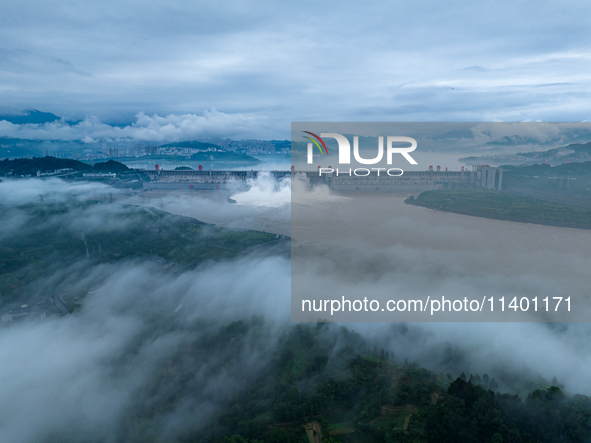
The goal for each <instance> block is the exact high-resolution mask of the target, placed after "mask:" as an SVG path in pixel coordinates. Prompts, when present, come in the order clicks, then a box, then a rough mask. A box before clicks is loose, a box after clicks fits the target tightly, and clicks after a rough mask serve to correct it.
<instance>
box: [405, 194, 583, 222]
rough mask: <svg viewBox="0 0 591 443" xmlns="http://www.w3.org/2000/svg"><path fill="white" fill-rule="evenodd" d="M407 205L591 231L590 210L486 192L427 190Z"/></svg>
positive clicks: (515, 195) (409, 200)
mask: <svg viewBox="0 0 591 443" xmlns="http://www.w3.org/2000/svg"><path fill="white" fill-rule="evenodd" d="M404 202H405V203H406V204H410V205H414V206H421V207H424V208H428V209H434V210H438V211H444V212H452V213H454V214H460V215H469V216H472V217H482V218H489V219H494V220H505V221H512V222H518V223H530V224H538V225H545V226H555V227H562V228H575V229H591V210H589V209H582V208H577V207H574V206H569V205H564V204H560V203H554V202H549V201H545V200H541V199H537V198H533V197H525V196H522V195H518V194H512V193H507V192H496V191H489V190H484V189H459V190H458V189H454V190H436V191H427V192H423V193H421V194H419V195H418V196H417V197H414V196H413V197H409V198H407V199H406V200H405V201H404Z"/></svg>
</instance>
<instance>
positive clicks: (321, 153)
mask: <svg viewBox="0 0 591 443" xmlns="http://www.w3.org/2000/svg"><path fill="white" fill-rule="evenodd" d="M302 132H305V133H306V134H310V135H311V136H312V137H314V138H316V140H318V141H319V142H320V143H322V146H324V151H323V150H322V148H321V147H320V145H319V144H318V142H317V141H316V140H314V139H313V138H311V137H307V136H305V135H304V136H303V137H304V138H305V139H308V140H310V141H311V142H313V143H314V144H315V145H316V146H318V149H319V150H320V155H324V153H325V152H326V155H328V149H327V148H326V145H325V144H324V141H323V140H322V139H321V138H320V137H318V136H317V135H316V134H314V133H313V132H309V131H302Z"/></svg>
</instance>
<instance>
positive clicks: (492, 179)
mask: <svg viewBox="0 0 591 443" xmlns="http://www.w3.org/2000/svg"><path fill="white" fill-rule="evenodd" d="M142 172H144V173H145V174H146V175H147V176H148V177H149V178H150V181H146V182H144V184H143V187H144V190H184V191H189V190H218V189H220V190H223V189H232V190H235V189H236V188H237V187H238V188H240V187H245V188H246V187H248V186H249V180H252V179H256V178H257V177H260V176H261V175H263V174H269V175H271V176H272V177H274V178H275V179H276V180H281V179H283V178H285V177H291V176H292V175H295V174H304V175H305V176H306V177H307V179H308V181H309V183H310V186H317V185H322V184H325V185H327V186H329V187H330V189H332V190H334V191H337V192H356V191H361V192H384V193H388V192H423V191H428V190H431V189H451V188H455V187H459V186H462V185H475V186H480V187H483V188H487V189H498V190H500V189H501V188H502V182H503V170H502V169H501V168H494V167H490V166H488V165H483V166H479V167H478V168H474V169H472V170H470V171H465V170H464V169H463V168H462V170H461V171H439V170H436V171H434V170H433V169H432V168H430V169H429V170H428V171H405V172H404V173H403V174H402V175H401V176H397V177H393V176H388V175H387V174H386V172H385V171H381V172H379V171H370V172H369V174H367V175H364V176H355V175H348V174H343V173H342V172H339V174H338V175H337V173H336V171H335V172H330V173H324V172H323V173H322V175H320V174H319V173H318V171H296V170H287V171H268V172H266V171H255V170H250V171H221V170H209V171H195V170H174V171H171V170H162V169H157V170H144V171H142Z"/></svg>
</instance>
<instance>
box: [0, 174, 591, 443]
mask: <svg viewBox="0 0 591 443" xmlns="http://www.w3.org/2000/svg"><path fill="white" fill-rule="evenodd" d="M289 187H290V182H289V181H284V182H281V183H273V182H272V180H270V179H269V178H268V177H263V178H261V179H260V182H257V183H254V186H253V187H251V188H250V190H249V191H247V192H245V193H244V195H240V194H237V195H236V196H235V198H236V199H237V201H238V204H234V205H231V204H229V203H228V202H227V201H226V200H225V199H215V198H213V197H211V196H203V195H197V196H195V195H189V194H176V195H172V194H171V195H166V194H163V195H159V196H151V197H137V196H136V197H128V196H126V195H124V194H119V193H118V192H117V191H116V190H114V189H113V188H110V187H108V186H106V185H103V184H98V183H85V182H66V181H62V180H59V179H48V180H40V179H26V180H18V181H17V180H10V179H7V180H3V181H2V183H0V206H1V207H2V211H1V215H0V218H1V221H2V226H3V230H2V232H1V233H0V249H1V251H2V254H1V255H0V256H1V257H2V259H1V262H0V266H1V271H2V273H1V274H0V275H1V279H0V293H1V297H2V298H1V309H2V314H3V315H7V314H8V313H9V311H10V312H11V313H10V314H9V315H13V316H14V319H13V321H12V322H10V323H2V329H1V330H0V331H1V334H2V335H1V339H0V355H2V365H0V379H1V380H3V381H4V382H3V383H1V384H0V404H4V405H10V407H9V408H4V409H3V412H2V414H1V415H0V440H2V441H21V442H53V441H60V442H65V441H72V442H74V441H97V442H98V441H113V442H116V441H138V442H139V441H179V442H181V441H182V442H184V441H199V442H202V441H203V442H206V441H208V442H221V441H236V442H238V441H242V440H239V439H238V438H239V437H236V438H235V439H234V440H228V438H230V436H231V435H241V437H240V438H243V439H246V440H244V441H252V442H254V441H267V442H273V441H278V442H279V441H302V440H298V439H297V438H300V437H301V438H304V439H305V434H304V427H303V425H305V424H306V423H308V422H310V421H311V420H317V421H318V423H320V424H319V426H324V427H325V428H326V429H325V435H326V438H327V441H328V438H333V439H336V438H340V437H339V435H340V434H334V433H333V434H334V435H333V434H331V435H332V436H331V437H329V436H328V433H329V431H328V429H329V427H328V426H329V425H328V422H327V423H325V424H323V423H324V422H322V420H321V419H319V418H315V417H318V415H319V414H320V415H321V416H325V415H324V413H323V412H322V411H324V410H329V411H332V412H331V414H333V415H334V414H336V415H337V416H338V417H337V418H334V419H331V420H333V421H334V420H339V421H340V422H343V423H348V422H349V421H352V420H353V421H354V420H361V421H363V420H365V422H367V423H369V422H370V421H371V420H370V419H371V417H372V416H373V415H372V414H377V416H380V414H381V412H380V410H381V409H380V408H382V406H383V405H384V404H386V405H388V404H391V405H392V407H393V408H396V407H398V406H396V405H397V404H400V407H401V408H403V409H404V408H406V406H405V405H411V406H412V408H419V407H421V405H423V406H424V407H429V406H430V405H431V400H432V398H433V397H432V394H433V393H435V394H437V396H439V395H441V396H444V395H448V398H451V397H449V395H451V394H446V392H447V390H448V389H451V388H448V387H449V386H451V385H450V383H452V382H454V380H456V379H458V377H460V378H459V380H463V379H465V380H466V381H470V383H469V386H470V387H471V386H477V385H479V384H480V385H483V386H484V387H485V388H486V389H488V388H494V390H496V391H497V392H499V393H500V394H498V395H502V393H507V394H510V395H515V394H517V395H519V396H520V397H521V398H523V399H524V400H525V398H527V396H528V395H529V394H530V393H531V392H532V391H535V390H536V389H537V390H541V391H539V392H550V391H547V390H548V389H550V387H551V386H553V385H554V386H556V389H559V390H562V391H564V392H566V393H569V394H568V395H571V394H586V395H588V394H590V393H591V384H590V383H589V379H588V371H587V370H586V368H587V367H588V366H589V364H590V363H591V352H590V351H589V349H588V346H587V336H588V334H589V332H590V331H589V327H588V325H587V324H536V323H530V324H519V323H504V324H501V323H491V324H475V323H465V324H462V323H431V324H429V323H423V324H412V323H392V324H388V323H365V324H364V323H358V324H355V323H347V324H330V323H309V324H305V323H304V324H297V323H296V324H294V323H291V322H290V272H291V266H290V258H289V239H288V237H285V235H284V231H282V230H283V229H284V228H281V223H283V224H284V225H289V221H290V211H289V210H286V207H288V206H289V200H288V199H284V198H282V197H281V195H282V193H284V192H286V190H287V192H289ZM318 193H319V194H318V195H317V198H319V199H328V200H330V198H331V196H330V195H329V194H327V193H325V192H323V191H322V190H319V191H318ZM183 208H184V209H183ZM183 211H185V212H186V214H179V213H180V212H183ZM187 212H190V214H189V213H187ZM200 212H202V213H203V215H204V218H205V219H206V221H205V222H204V221H201V220H199V213H200ZM245 212H250V213H251V215H252V217H251V218H247V217H244V213H245ZM216 214H217V215H216ZM266 214H267V215H269V217H271V218H272V219H273V220H275V221H276V222H278V223H276V225H277V226H278V230H279V231H282V233H276V232H266V233H265V232H261V231H256V230H252V228H253V225H255V224H256V220H257V217H258V219H261V218H264V217H265V215H266ZM216 216H217V217H218V218H219V220H217V221H223V223H222V224H223V225H225V226H226V227H219V226H218V225H214V224H212V223H214V222H215V221H216V220H214V218H215V217H216ZM241 221H242V222H241ZM417 252H418V251H417ZM406 256H407V257H409V256H410V257H413V255H412V254H410V255H409V254H408V251H406ZM423 258H424V256H421V255H420V254H416V255H414V258H412V260H417V263H418V261H420V260H422V259H423ZM414 264H416V263H406V266H405V269H410V268H412V267H413V266H414ZM420 269H421V272H425V270H428V269H431V271H432V272H436V269H434V268H429V267H428V266H427V267H425V266H423V267H421V268H420ZM437 272H441V270H439V271H437ZM460 274H461V273H459V272H455V273H452V274H451V276H450V277H448V281H447V283H446V284H447V285H451V284H452V281H451V279H453V278H454V275H455V276H456V277H457V278H460ZM317 277H318V276H317V275H310V276H309V278H310V279H314V278H317ZM424 277H425V278H427V277H428V276H424ZM25 304H26V305H28V307H27V308H22V305H25ZM62 308H65V311H64V310H63V309H62ZM19 312H28V315H26V316H23V317H18V313H19ZM420 368H425V369H420ZM359 371H361V372H359ZM368 371H369V372H368ZM417 371H418V372H417ZM421 371H423V372H421ZM372 373H374V375H373V376H369V378H368V379H367V380H368V381H367V382H363V383H361V382H360V381H357V382H355V383H358V385H355V384H353V385H352V386H349V387H347V388H346V387H345V386H348V385H347V383H349V382H347V380H357V379H356V378H355V377H359V376H360V375H359V374H366V375H364V377H366V376H368V375H367V374H372ZM352 374H353V375H352ZM355 374H358V375H355ZM484 374H486V377H485V380H487V381H486V382H485V381H484V380H483V378H482V377H483V375H484ZM352 376H353V379H351V377H352ZM409 377H410V378H409ZM461 377H463V378H461ZM370 380H382V381H380V383H386V385H384V386H386V387H385V388H380V389H379V391H380V392H381V391H383V394H380V395H384V396H386V397H387V398H381V397H379V396H378V397H375V395H377V394H375V392H374V393H373V394H372V392H373V391H372V389H377V388H376V386H374V385H373V384H371V383H374V382H373V381H372V382H371V383H370ZM405 380H406V381H405ZM410 380H414V381H412V382H411V381H410ZM493 380H494V383H493ZM477 381H479V383H477ZM335 383H336V385H335V386H341V385H342V386H343V387H342V388H338V389H346V391H343V392H349V394H346V395H347V396H348V397H346V398H347V399H346V400H344V399H343V398H344V397H342V395H345V394H342V393H341V394H338V395H337V394H335V392H336V393H338V392H340V391H338V389H337V388H334V389H337V391H335V392H333V391H331V392H333V393H332V394H330V395H329V393H328V391H326V389H328V388H327V387H328V386H332V385H334V384H335ZM339 383H340V384H339ZM343 383H344V385H343ZM364 383H365V384H364ZM367 383H369V384H367ZM376 383H377V381H376ZM413 383H414V384H413ZM454 383H455V382H454ZM457 383H460V382H457ZM457 383H456V385H453V386H456V388H457V389H459V390H458V391H457V392H464V391H462V390H463V389H465V388H463V387H461V386H460V387H458V385H457ZM464 383H465V382H464ZM456 388H454V389H456ZM331 389H332V388H331ZM470 389H472V388H470ZM562 391H561V392H562ZM454 392H456V391H454ZM483 392H484V391H483ZM477 394H478V392H477V393H476V394H475V395H477ZM335 395H336V396H335ZM433 395H434V394H433ZM454 395H456V394H454ZM457 395H460V394H457ZM462 395H463V394H462ZM478 395H480V394H478ZM539 395H550V394H539ZM560 395H564V394H560ZM319 396H320V397H319ZM327 396H328V397H327ZM339 396H340V397H339ZM425 396H426V397H425ZM452 397H453V395H452ZM557 398H558V397H557ZM327 399H328V400H327ZM559 399H560V402H565V401H567V400H563V399H562V397H560V396H559ZM499 401H505V400H499ZM556 401H559V400H556ZM568 401H571V400H568ZM331 404H333V406H330V405H331ZM560 404H562V403H560ZM334 405H340V406H338V407H337V406H334ZM344 405H348V406H346V407H345V406H344ZM414 405H416V406H414ZM568 405H569V406H568V407H567V406H565V408H567V409H568V408H572V407H571V406H570V403H569V404H568ZM409 407H410V406H409ZM499 407H500V406H499ZM516 407H517V406H516ZM376 408H377V409H376ZM412 408H411V410H410V414H411V415H412V413H413V411H414V410H413V409H412ZM344 409H346V411H344ZM568 410H569V411H570V409H568ZM338 411H341V412H338ZM400 411H402V412H400V414H402V415H404V416H407V415H408V413H407V412H405V411H406V409H404V410H402V409H401V410H400ZM502 411H503V414H504V413H505V409H502ZM382 412H383V411H382ZM530 412H531V411H529V412H527V413H528V414H529V413H530ZM400 414H399V415H400ZM396 417H397V416H396ZM401 417H402V416H401ZM326 419H330V417H328V416H325V420H326ZM402 420H403V422H404V420H406V419H405V418H404V417H402ZM413 420H414V419H413ZM406 421H407V422H408V420H406ZM277 423H287V424H284V425H278V424H277ZM300 423H301V424H300ZM413 423H414V422H412V421H411V422H410V425H408V423H407V424H406V425H405V426H406V427H408V426H410V427H409V428H408V429H409V431H408V432H407V435H411V434H412V433H411V431H412V429H415V431H416V429H418V428H417V426H419V425H418V424H417V425H413ZM417 423H418V422H417ZM368 426H369V425H368ZM413 426H414V428H413ZM421 426H424V424H421ZM511 426H513V427H515V428H516V429H517V428H518V425H517V424H512V425H511ZM349 427H350V426H349ZM290 428H294V429H295V430H294V431H293V432H292V431H289V432H288V434H285V432H286V430H289V429H290ZM345 428H346V427H345ZM380 429H382V428H380ZM385 429H386V428H384V430H383V432H382V431H380V432H382V433H383V436H382V437H380V436H379V435H382V434H379V432H378V434H379V435H378V434H375V433H374V434H375V435H378V437H375V438H382V440H371V441H399V440H394V438H399V437H400V436H399V437H393V435H394V434H392V432H394V431H386V430H385ZM405 429H406V428H405ZM511 429H512V428H511ZM520 429H522V432H523V426H522V427H521V428H520ZM528 429H529V428H528ZM415 431H412V432H415ZM367 432H368V433H369V432H370V431H367ZM372 432H373V431H372ZM376 432H377V431H376ZM397 432H398V431H397ZM416 432H418V431H416ZM421 432H423V431H421ZM424 432H427V431H424ZM499 432H500V431H499ZM507 432H509V431H507ZM529 432H530V433H532V435H536V434H535V432H537V431H535V430H532V429H529ZM374 434H371V435H374ZM286 435H290V436H289V437H286ZM302 435H303V437H302ZM343 435H345V434H343ZM351 435H354V434H351ZM368 435H369V434H368ZM499 435H501V434H499ZM585 435H587V434H585ZM224 438H226V440H224ZM288 438H289V439H293V440H289V439H288ZM400 438H401V437H400ZM388 439H389V440H388ZM335 441H340V440H335ZM351 441H352V440H351ZM400 441H402V440H400ZM429 441H431V440H429ZM466 441H468V440H466ZM515 441H522V440H515ZM523 441H525V440H523ZM532 441H534V440H532ZM565 441H571V440H565ZM573 441H575V440H573ZM577 441H578V440H577ZM581 441H583V440H581Z"/></svg>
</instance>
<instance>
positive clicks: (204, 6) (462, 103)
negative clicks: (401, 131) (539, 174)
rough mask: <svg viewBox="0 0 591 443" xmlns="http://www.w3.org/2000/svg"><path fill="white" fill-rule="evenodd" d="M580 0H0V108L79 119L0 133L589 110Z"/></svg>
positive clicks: (226, 130) (285, 125) (231, 133)
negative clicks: (76, 122) (71, 123)
mask: <svg viewBox="0 0 591 443" xmlns="http://www.w3.org/2000/svg"><path fill="white" fill-rule="evenodd" d="M590 15H591V5H590V4H589V3H588V2H584V1H572V2H560V3H559V2H550V1H548V2H545V1H544V2H541V1H495V2H471V1H465V2H432V1H412V2H410V1H409V2H364V3H363V6H360V3H359V2H323V3H318V2H251V1H236V2H231V1H227V2H226V1H220V2H188V1H187V2H178V1H146V0H144V1H141V2H140V1H127V2H124V3H123V4H122V3H121V2H119V1H102V2H96V3H90V2H71V1H60V2H51V1H43V2H42V1H37V2H20V1H16V0H8V1H4V2H2V4H1V5H0V113H2V114H6V113H14V112H20V111H23V110H27V109H38V110H41V111H46V112H53V113H55V114H57V115H59V116H62V117H64V118H67V119H74V120H78V119H82V120H85V122H84V124H83V125H77V127H76V128H71V127H69V126H68V127H65V126H63V124H62V126H60V124H54V125H51V126H45V127H26V128H20V127H16V126H15V125H12V124H7V123H6V122H4V124H0V136H13V137H19V136H20V137H24V136H26V137H30V138H64V139H83V138H84V137H85V136H91V137H94V138H95V139H96V138H102V137H106V138H108V137H111V138H116V137H128V138H132V139H139V140H150V139H151V140H157V141H159V140H178V139H187V138H199V137H206V136H223V137H232V138H242V137H255V138H282V139H285V138H289V130H290V123H291V122H292V121H524V120H527V121H537V120H542V121H585V120H589V119H590V115H589V107H588V103H589V99H590V96H591V82H590V77H591V74H590V73H591V45H590V43H589V42H590V41H591V40H590V37H591V28H590V27H589V16H590ZM113 125H119V127H118V128H115V127H113ZM66 126H67V125H66Z"/></svg>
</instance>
